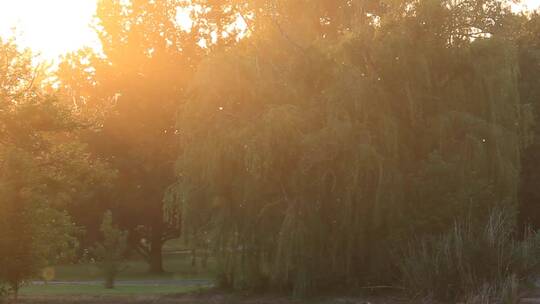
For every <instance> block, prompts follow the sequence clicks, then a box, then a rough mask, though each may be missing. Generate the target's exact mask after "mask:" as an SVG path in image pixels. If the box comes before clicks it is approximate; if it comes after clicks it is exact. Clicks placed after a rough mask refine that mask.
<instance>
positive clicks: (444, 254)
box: [399, 208, 540, 303]
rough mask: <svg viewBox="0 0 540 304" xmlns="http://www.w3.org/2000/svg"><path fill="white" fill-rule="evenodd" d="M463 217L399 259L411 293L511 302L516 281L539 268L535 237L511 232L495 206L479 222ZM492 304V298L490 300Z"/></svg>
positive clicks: (506, 215)
mask: <svg viewBox="0 0 540 304" xmlns="http://www.w3.org/2000/svg"><path fill="white" fill-rule="evenodd" d="M475 227H478V226H477V225H473V223H472V221H471V220H470V219H469V220H466V221H463V222H460V223H456V224H455V225H454V226H453V228H452V230H451V231H449V232H447V233H446V234H444V235H442V236H439V237H434V238H431V239H425V240H422V241H421V242H420V243H419V244H418V243H417V244H416V245H413V246H410V248H409V250H408V252H407V253H406V254H405V256H404V257H403V258H402V259H401V261H400V262H399V264H400V268H401V271H402V276H403V282H404V286H405V287H406V288H407V290H408V291H409V292H411V294H412V295H413V296H417V297H418V296H421V297H431V298H433V299H435V300H454V301H456V300H460V301H468V302H471V303H488V302H490V301H492V300H494V299H495V300H497V301H503V300H504V303H513V302H514V300H515V299H516V297H517V289H518V287H519V284H520V283H522V282H523V281H525V280H528V279H531V278H532V275H533V274H534V273H535V271H537V270H538V268H539V263H540V235H539V234H533V233H529V234H528V235H527V237H525V238H524V240H522V241H519V240H517V239H516V236H515V230H514V229H515V225H514V220H513V215H512V213H511V212H508V210H505V209H500V208H496V209H494V210H493V211H492V212H490V214H489V216H488V218H487V221H486V222H485V223H484V225H482V226H480V227H481V228H475ZM490 303H492V302H490Z"/></svg>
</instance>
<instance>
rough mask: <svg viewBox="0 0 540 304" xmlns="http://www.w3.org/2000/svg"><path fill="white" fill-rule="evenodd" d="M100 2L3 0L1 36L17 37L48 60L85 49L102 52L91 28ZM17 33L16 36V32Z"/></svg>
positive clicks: (18, 40) (87, 0)
mask: <svg viewBox="0 0 540 304" xmlns="http://www.w3.org/2000/svg"><path fill="white" fill-rule="evenodd" d="M96 2H97V0H0V36H3V37H11V36H13V34H15V36H16V37H17V43H18V44H19V45H20V46H22V47H29V48H31V49H33V50H34V51H35V52H38V53H40V54H41V57H43V58H45V59H52V58H55V57H57V56H59V55H61V54H65V53H67V52H70V51H74V50H77V49H79V48H81V47H83V46H90V47H94V48H99V45H100V44H99V41H98V38H97V35H96V33H95V32H94V31H93V30H92V28H91V26H90V24H91V22H92V20H93V16H94V13H95V11H96ZM14 29H15V32H14Z"/></svg>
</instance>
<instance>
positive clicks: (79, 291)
mask: <svg viewBox="0 0 540 304" xmlns="http://www.w3.org/2000/svg"><path fill="white" fill-rule="evenodd" d="M201 290H202V288H201V287H197V286H147V285H141V286H117V287H116V288H114V289H105V288H104V287H103V286H101V285H69V286H67V285H30V286H26V287H23V288H22V289H21V290H20V294H21V295H25V296H72V295H73V296H75V295H91V296H94V295H159V294H178V293H189V292H196V291H201Z"/></svg>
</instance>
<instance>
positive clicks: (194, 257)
mask: <svg viewBox="0 0 540 304" xmlns="http://www.w3.org/2000/svg"><path fill="white" fill-rule="evenodd" d="M195 266H197V249H195V248H193V249H191V267H195Z"/></svg>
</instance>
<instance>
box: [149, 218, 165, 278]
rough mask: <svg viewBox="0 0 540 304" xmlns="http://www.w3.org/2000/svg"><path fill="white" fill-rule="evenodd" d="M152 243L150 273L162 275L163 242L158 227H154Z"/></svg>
mask: <svg viewBox="0 0 540 304" xmlns="http://www.w3.org/2000/svg"><path fill="white" fill-rule="evenodd" d="M152 228H153V229H152V243H151V244H150V252H149V256H148V261H149V266H150V268H149V272H150V273H153V274H161V273H164V272H165V271H164V270H163V254H162V251H163V240H162V235H161V229H160V228H159V227H157V226H154V227H152Z"/></svg>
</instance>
